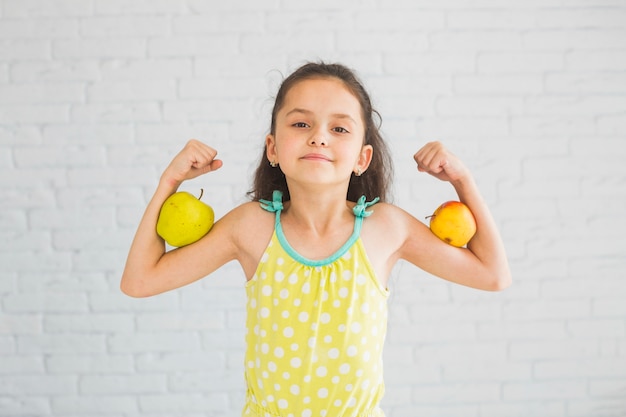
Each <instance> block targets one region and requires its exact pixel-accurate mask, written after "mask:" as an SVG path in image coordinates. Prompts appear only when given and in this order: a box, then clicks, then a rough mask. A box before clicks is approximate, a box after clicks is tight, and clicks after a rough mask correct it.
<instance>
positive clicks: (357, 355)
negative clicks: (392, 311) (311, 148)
mask: <svg viewBox="0 0 626 417" xmlns="http://www.w3.org/2000/svg"><path fill="white" fill-rule="evenodd" d="M281 198H282V195H281V194H280V193H279V192H275V193H274V201H272V202H268V201H262V202H261V203H262V206H263V207H264V208H265V209H266V210H270V211H274V212H275V213H276V224H275V230H274V234H273V236H272V239H271V241H270V243H269V245H268V247H267V249H266V250H265V253H264V254H263V257H262V259H261V261H260V263H259V266H258V268H257V271H256V273H255V275H254V277H253V278H252V279H251V280H250V281H249V282H248V283H247V284H246V293H247V322H246V324H247V326H246V345H247V349H246V356H245V374H246V383H247V395H246V405H245V407H244V410H243V413H242V415H243V416H247V417H384V414H383V412H382V410H381V409H380V408H379V403H380V400H381V399H382V396H383V393H384V383H383V364H382V352H383V343H384V340H385V334H386V330H387V298H388V292H387V290H385V289H384V288H382V287H381V286H380V284H379V282H378V281H377V279H376V277H375V274H374V272H373V269H372V267H371V265H370V263H369V261H368V258H367V255H366V253H365V250H364V247H363V243H362V242H361V238H360V230H361V225H362V222H363V218H364V217H366V216H367V215H368V214H369V212H367V211H365V208H366V207H367V206H369V205H371V204H373V203H375V201H376V200H375V201H374V202H372V203H365V198H364V197H362V198H361V199H360V200H359V202H358V204H357V205H356V206H355V208H354V213H355V225H354V232H353V234H352V236H351V237H350V239H349V240H348V241H347V242H346V243H345V244H344V245H343V246H342V247H341V248H340V249H339V250H338V251H337V252H336V253H335V254H333V255H332V256H330V257H329V258H327V259H324V260H316V261H314V260H309V259H306V258H304V257H302V256H300V255H299V254H298V253H297V252H296V251H295V250H294V249H293V248H292V247H291V246H290V245H289V243H288V242H287V240H286V239H285V236H284V234H283V231H282V227H281V224H280V212H281V210H282V202H281Z"/></svg>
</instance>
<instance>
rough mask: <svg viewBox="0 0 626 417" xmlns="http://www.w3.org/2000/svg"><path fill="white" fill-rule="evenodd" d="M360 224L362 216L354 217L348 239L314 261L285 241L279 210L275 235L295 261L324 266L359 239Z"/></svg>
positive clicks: (337, 257)
mask: <svg viewBox="0 0 626 417" xmlns="http://www.w3.org/2000/svg"><path fill="white" fill-rule="evenodd" d="M362 225H363V217H355V218H354V231H353V232H352V235H351V236H350V238H349V239H348V241H347V242H346V243H344V244H343V245H342V246H341V247H340V248H339V249H338V250H337V252H335V253H333V254H332V255H330V256H329V257H328V258H326V259H320V260H317V261H315V260H313V259H308V258H305V257H304V256H302V255H300V254H299V253H298V252H296V250H295V249H294V248H293V247H292V246H291V245H290V244H289V242H288V241H287V238H286V237H285V233H284V232H283V227H282V226H281V224H280V211H277V212H276V221H275V227H276V237H277V238H278V241H279V242H280V246H282V247H283V249H284V250H285V252H287V254H288V255H289V256H291V257H292V258H293V259H294V260H295V261H297V262H300V263H301V264H303V265H306V266H325V265H329V264H332V263H333V262H335V261H336V260H337V259H339V258H341V257H342V256H343V255H344V254H345V253H346V252H348V250H350V248H351V247H352V245H354V243H355V242H356V241H357V240H358V239H359V236H360V235H361V226H362Z"/></svg>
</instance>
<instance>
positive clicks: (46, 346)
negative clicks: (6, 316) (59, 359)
mask: <svg viewBox="0 0 626 417" xmlns="http://www.w3.org/2000/svg"><path fill="white" fill-rule="evenodd" d="M105 345H106V337H105V336H104V335H73V334H59V335H36V336H18V338H17V349H18V352H19V353H22V354H35V353H39V354H60V353H63V354H66V353H67V354H69V353H71V354H84V353H89V354H92V353H99V354H101V353H104V352H105V351H106V346H105Z"/></svg>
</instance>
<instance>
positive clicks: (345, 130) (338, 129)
mask: <svg viewBox="0 0 626 417" xmlns="http://www.w3.org/2000/svg"><path fill="white" fill-rule="evenodd" d="M333 131H335V132H337V133H350V132H349V131H348V129H346V128H345V127H341V126H338V127H334V128H333Z"/></svg>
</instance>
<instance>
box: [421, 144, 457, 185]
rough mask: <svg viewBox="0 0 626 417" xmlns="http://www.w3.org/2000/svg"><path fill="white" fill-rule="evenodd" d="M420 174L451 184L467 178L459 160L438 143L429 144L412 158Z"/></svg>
mask: <svg viewBox="0 0 626 417" xmlns="http://www.w3.org/2000/svg"><path fill="white" fill-rule="evenodd" d="M413 159H415V162H417V169H418V171H420V172H427V173H429V174H430V175H432V176H433V177H435V178H438V179H440V180H442V181H448V182H451V183H454V182H457V181H460V180H463V179H464V178H466V177H467V176H469V171H468V169H467V168H466V167H465V165H463V163H462V162H461V160H460V159H459V158H457V157H456V156H454V155H453V154H452V153H451V152H450V151H448V150H447V149H446V148H445V147H444V146H443V145H442V144H441V143H440V142H429V143H427V144H426V145H424V146H423V147H422V149H420V150H419V151H417V153H416V154H415V155H414V156H413Z"/></svg>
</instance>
